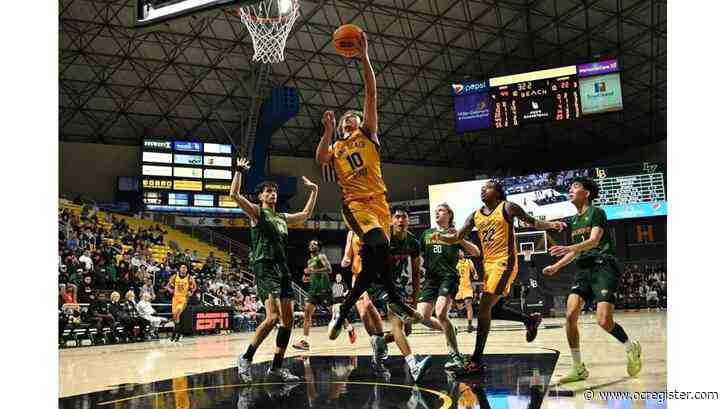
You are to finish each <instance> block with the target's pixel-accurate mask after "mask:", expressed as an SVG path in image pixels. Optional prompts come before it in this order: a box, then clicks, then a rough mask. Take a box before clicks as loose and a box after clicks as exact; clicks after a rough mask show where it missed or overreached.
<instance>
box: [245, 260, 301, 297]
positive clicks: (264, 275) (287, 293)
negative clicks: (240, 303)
mask: <svg viewBox="0 0 725 409" xmlns="http://www.w3.org/2000/svg"><path fill="white" fill-rule="evenodd" d="M253 270H254V282H255V284H256V285H257V296H258V297H259V298H258V299H259V300H261V301H262V302H265V301H267V299H268V298H269V296H270V295H271V296H272V298H288V299H294V292H293V291H292V274H290V271H289V268H288V267H287V263H286V262H285V261H277V260H260V261H256V262H255V263H254V267H253Z"/></svg>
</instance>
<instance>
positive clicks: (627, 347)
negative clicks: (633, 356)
mask: <svg viewBox="0 0 725 409" xmlns="http://www.w3.org/2000/svg"><path fill="white" fill-rule="evenodd" d="M632 348H634V345H632V341H631V340H630V339H629V338H628V339H627V340H626V341H624V350H625V351H627V352H629V351H631V350H632Z"/></svg>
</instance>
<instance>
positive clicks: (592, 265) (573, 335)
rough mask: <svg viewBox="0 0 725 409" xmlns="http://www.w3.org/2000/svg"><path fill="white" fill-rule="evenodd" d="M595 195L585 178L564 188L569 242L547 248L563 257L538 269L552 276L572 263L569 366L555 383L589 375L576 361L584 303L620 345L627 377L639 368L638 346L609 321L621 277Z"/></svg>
mask: <svg viewBox="0 0 725 409" xmlns="http://www.w3.org/2000/svg"><path fill="white" fill-rule="evenodd" d="M598 193H599V186H597V184H596V183H595V182H594V181H593V180H591V179H590V178H585V177H577V178H574V180H573V182H572V184H571V187H570V189H569V195H570V197H571V202H572V203H573V204H574V206H575V207H576V209H577V214H576V215H574V218H573V219H572V222H571V239H572V242H573V244H572V245H569V246H552V247H551V248H550V249H549V252H550V254H551V255H552V256H557V257H558V256H563V257H562V258H561V259H560V260H559V261H557V262H556V263H555V264H553V265H550V266H547V267H545V268H544V270H543V273H544V274H546V275H554V274H556V273H557V272H558V271H559V270H560V269H561V268H562V267H564V266H566V265H567V264H569V263H571V262H572V261H575V260H576V267H577V271H576V276H575V277H574V287H572V290H571V293H570V294H569V298H568V299H567V301H566V338H567V340H568V341H569V348H571V356H572V360H573V361H574V365H573V366H572V368H571V371H569V373H568V374H566V375H564V377H562V378H561V380H560V382H561V383H569V382H576V381H581V380H584V379H587V378H588V377H589V371H588V370H587V368H586V367H585V366H584V362H583V361H582V358H581V350H580V349H579V330H578V328H577V322H578V320H579V313H580V312H581V310H582V307H583V305H584V301H588V302H593V303H595V304H596V305H597V322H598V323H599V326H600V327H602V329H603V330H605V331H607V332H608V333H610V334H611V335H612V336H613V337H614V338H616V339H617V340H618V341H619V342H621V343H622V344H624V347H625V350H626V353H627V373H628V374H629V376H635V375H637V374H638V373H639V371H640V370H641V369H642V360H641V354H642V347H641V346H640V344H639V342H637V341H630V339H629V337H627V333H626V332H624V328H622V327H621V326H620V325H619V324H617V323H616V322H614V299H615V293H616V291H617V287H619V281H620V277H621V275H620V273H619V267H618V266H617V259H616V257H615V253H614V243H613V242H612V239H611V237H610V236H609V230H608V229H607V215H606V213H604V210H602V209H600V208H599V207H596V206H592V200H594V199H596V198H597V196H598Z"/></svg>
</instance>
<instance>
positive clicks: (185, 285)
mask: <svg viewBox="0 0 725 409" xmlns="http://www.w3.org/2000/svg"><path fill="white" fill-rule="evenodd" d="M178 268H179V272H178V273H176V274H174V275H172V276H171V277H169V282H168V283H167V284H166V291H168V292H169V293H171V292H173V293H174V297H173V298H172V299H171V315H172V317H173V320H174V333H173V335H171V339H170V341H171V342H177V341H179V340H180V339H181V337H182V335H181V314H183V313H184V310H185V309H186V306H187V305H188V304H189V297H191V295H192V294H194V291H196V281H195V280H194V277H192V276H190V275H189V265H188V264H186V263H180V264H179V267H178Z"/></svg>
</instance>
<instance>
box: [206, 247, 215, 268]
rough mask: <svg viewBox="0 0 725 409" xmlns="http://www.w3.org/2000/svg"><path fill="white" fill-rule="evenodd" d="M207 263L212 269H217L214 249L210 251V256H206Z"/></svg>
mask: <svg viewBox="0 0 725 409" xmlns="http://www.w3.org/2000/svg"><path fill="white" fill-rule="evenodd" d="M206 264H208V265H209V267H210V268H211V269H212V271H216V264H217V259H216V257H215V256H214V252H213V251H210V252H209V257H207V258H206Z"/></svg>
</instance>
